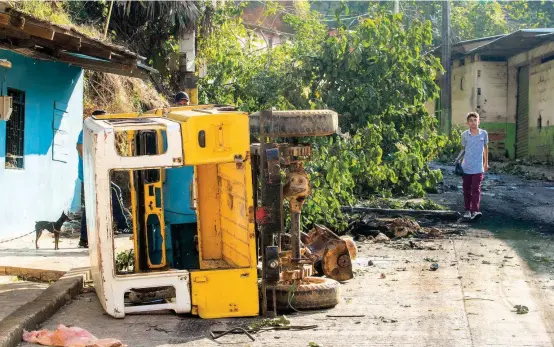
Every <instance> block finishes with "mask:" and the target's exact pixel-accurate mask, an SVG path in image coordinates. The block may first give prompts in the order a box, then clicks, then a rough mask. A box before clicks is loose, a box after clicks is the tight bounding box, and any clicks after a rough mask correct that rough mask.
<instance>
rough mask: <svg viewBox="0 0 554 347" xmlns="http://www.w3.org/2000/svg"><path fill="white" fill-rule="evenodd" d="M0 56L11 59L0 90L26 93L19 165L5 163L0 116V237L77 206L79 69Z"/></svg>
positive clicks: (80, 106)
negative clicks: (22, 150)
mask: <svg viewBox="0 0 554 347" xmlns="http://www.w3.org/2000/svg"><path fill="white" fill-rule="evenodd" d="M0 58H1V59H8V60H9V61H10V62H11V63H12V68H11V69H7V70H5V75H4V72H2V71H0V77H2V79H1V81H3V82H2V85H1V89H2V93H3V95H6V90H7V88H8V87H9V88H14V89H18V90H21V91H24V92H25V125H24V126H25V128H24V129H25V135H24V156H25V158H24V168H23V169H7V168H5V155H6V122H5V121H0V239H3V238H6V237H10V236H17V235H21V234H23V233H27V232H30V231H32V230H33V228H34V224H35V221H38V220H49V221H55V220H56V219H57V218H58V217H59V216H60V214H61V213H62V211H63V210H65V211H67V210H68V209H70V208H73V209H74V210H75V209H78V208H79V205H80V183H79V180H78V177H77V165H78V157H77V151H76V150H75V144H76V141H77V137H78V134H79V132H80V131H81V129H82V118H83V73H82V69H81V68H77V67H70V66H68V65H67V64H63V63H56V62H48V61H39V60H35V59H31V58H27V57H24V56H22V55H19V54H16V53H13V52H11V51H7V50H0ZM2 75H4V76H2ZM55 129H59V131H55ZM54 147H55V149H54Z"/></svg>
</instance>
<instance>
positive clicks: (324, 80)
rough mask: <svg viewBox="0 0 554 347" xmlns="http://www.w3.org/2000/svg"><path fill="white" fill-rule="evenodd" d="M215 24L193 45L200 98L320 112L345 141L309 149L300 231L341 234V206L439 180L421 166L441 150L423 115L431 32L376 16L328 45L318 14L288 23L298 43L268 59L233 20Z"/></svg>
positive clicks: (431, 70)
mask: <svg viewBox="0 0 554 347" xmlns="http://www.w3.org/2000/svg"><path fill="white" fill-rule="evenodd" d="M341 10H342V11H346V8H342V9H341ZM338 16H339V17H340V12H339V13H338ZM215 18H216V22H217V23H218V24H219V25H218V26H215V27H216V28H217V29H215V31H214V32H212V33H211V34H210V35H208V36H206V37H203V38H201V40H200V45H199V46H200V47H201V49H200V52H201V61H202V63H204V64H206V66H207V72H208V75H207V76H206V77H204V78H202V79H201V80H200V86H201V98H206V99H208V100H207V101H209V102H216V103H234V104H237V105H238V106H239V107H241V108H242V109H243V110H246V111H257V110H260V109H265V108H269V107H275V108H277V109H285V108H288V109H290V108H292V109H294V108H297V109H299V108H303V109H305V108H324V107H325V108H331V109H334V110H336V111H337V112H339V114H340V115H341V116H340V125H341V128H342V129H343V130H346V131H347V134H346V135H344V136H334V137H331V138H329V139H316V140H312V145H313V157H312V159H311V160H310V162H309V163H308V164H307V166H306V169H307V172H308V174H309V175H310V179H311V182H312V187H313V190H312V196H311V198H310V199H308V200H307V202H306V204H305V208H304V212H305V213H303V217H304V223H305V224H306V225H310V224H312V223H323V224H326V225H329V226H331V227H332V228H334V229H342V228H344V227H345V226H346V220H345V218H344V216H343V215H342V214H341V212H340V207H341V206H344V205H351V204H354V203H356V201H357V197H359V196H362V195H367V194H379V195H382V196H392V195H393V194H401V195H409V196H416V197H420V196H423V195H424V194H425V192H426V191H432V190H433V189H434V187H435V185H436V184H437V182H439V181H440V180H442V176H441V173H440V171H433V170H430V169H429V167H428V164H427V163H428V162H429V161H430V160H432V159H433V158H435V157H436V155H437V154H438V152H439V148H440V147H441V146H443V145H444V143H445V139H444V138H443V137H441V136H438V135H437V132H436V126H437V124H436V123H437V122H436V119H435V118H434V117H432V116H430V115H429V114H428V113H427V112H426V111H425V109H424V108H423V103H424V102H425V101H426V100H428V99H430V98H432V97H435V96H436V95H437V91H438V88H437V86H436V84H435V82H434V79H435V74H436V72H437V71H440V70H441V67H440V64H439V61H438V60H437V59H436V58H434V57H432V56H429V55H424V54H423V52H425V51H426V49H427V48H429V47H430V45H431V38H432V35H431V26H430V24H429V23H422V22H413V23H412V24H411V25H410V26H409V27H408V28H405V27H404V24H403V21H402V16H401V15H389V14H383V15H379V16H377V17H375V18H373V19H365V20H361V21H360V24H359V26H358V28H357V30H356V31H349V30H347V29H346V27H345V26H342V27H341V28H339V29H338V31H337V33H336V35H334V36H330V35H328V34H327V32H326V31H325V28H324V26H323V25H322V24H321V21H320V19H321V18H320V16H319V15H318V14H316V13H313V12H308V13H306V12H303V14H302V15H298V14H287V15H286V16H285V17H284V19H285V21H286V22H287V24H289V25H290V27H292V28H293V29H294V31H295V32H296V35H295V36H294V37H292V38H291V39H290V40H288V41H287V42H285V43H282V44H281V45H279V46H277V47H275V48H274V49H272V50H266V49H260V45H262V47H263V40H260V38H258V37H256V36H255V35H253V33H252V32H250V31H249V30H247V29H246V28H245V27H244V25H243V24H242V22H241V20H240V17H239V16H238V15H237V14H236V13H235V16H230V15H229V9H222V10H221V12H220V13H218V14H217V16H216V17H215Z"/></svg>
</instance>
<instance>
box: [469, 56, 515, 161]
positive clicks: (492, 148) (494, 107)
mask: <svg viewBox="0 0 554 347" xmlns="http://www.w3.org/2000/svg"><path fill="white" fill-rule="evenodd" d="M475 65H476V68H475V69H476V73H477V82H476V88H477V90H476V111H477V112H479V115H480V118H481V127H482V128H483V129H486V130H487V132H488V133H489V152H490V153H491V155H492V157H493V158H494V157H498V158H499V157H509V158H514V157H515V122H514V119H513V118H512V119H510V118H509V117H508V69H507V66H508V64H507V62H489V61H478V62H476V63H475ZM479 93H480V94H481V95H479Z"/></svg>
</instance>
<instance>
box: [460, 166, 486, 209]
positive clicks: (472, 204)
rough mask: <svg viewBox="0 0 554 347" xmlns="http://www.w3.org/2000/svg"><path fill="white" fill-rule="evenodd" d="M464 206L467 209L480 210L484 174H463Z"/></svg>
mask: <svg viewBox="0 0 554 347" xmlns="http://www.w3.org/2000/svg"><path fill="white" fill-rule="evenodd" d="M462 180H463V187H464V207H465V210H466V211H470V212H478V211H479V204H480V202H481V182H482V181H483V174H482V173H479V174H472V175H463V176H462Z"/></svg>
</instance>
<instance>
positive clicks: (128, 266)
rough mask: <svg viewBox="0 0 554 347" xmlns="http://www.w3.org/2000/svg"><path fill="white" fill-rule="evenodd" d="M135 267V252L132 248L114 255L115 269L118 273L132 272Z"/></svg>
mask: <svg viewBox="0 0 554 347" xmlns="http://www.w3.org/2000/svg"><path fill="white" fill-rule="evenodd" d="M134 267H135V254H134V251H133V249H129V250H127V251H121V252H119V253H117V255H116V257H115V269H116V272H118V273H125V272H133V269H134Z"/></svg>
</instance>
